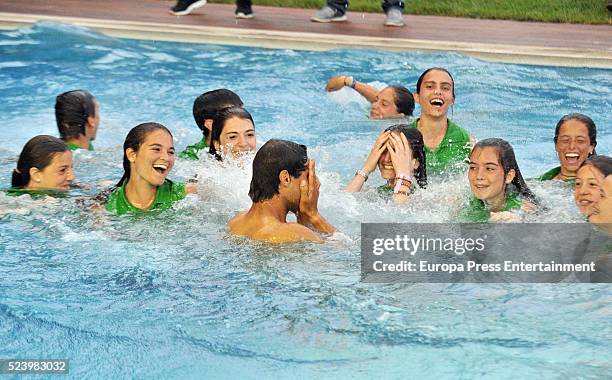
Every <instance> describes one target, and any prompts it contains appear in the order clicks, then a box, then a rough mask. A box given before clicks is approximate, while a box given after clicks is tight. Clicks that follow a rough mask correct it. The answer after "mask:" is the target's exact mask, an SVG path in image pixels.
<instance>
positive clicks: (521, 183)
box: [470, 138, 537, 204]
mask: <svg viewBox="0 0 612 380" xmlns="http://www.w3.org/2000/svg"><path fill="white" fill-rule="evenodd" d="M484 148H494V149H495V151H496V152H497V160H498V161H499V164H500V165H501V167H502V168H503V170H504V177H505V176H506V175H507V174H508V173H509V172H510V170H512V169H514V173H515V174H514V179H513V180H512V182H511V183H510V184H509V185H507V186H506V188H505V189H504V193H505V194H508V186H513V187H514V191H515V192H517V193H518V194H520V195H521V196H523V197H525V198H526V199H528V200H529V201H531V202H533V203H536V204H537V199H536V196H535V194H534V193H533V192H532V191H531V190H530V189H529V187H528V186H527V184H526V183H525V179H524V178H523V175H522V174H521V170H520V169H519V167H518V163H517V162H516V157H515V155H514V149H512V145H510V143H509V142H507V141H506V140H503V139H498V138H491V139H484V140H480V141H478V142H477V143H476V145H474V148H473V149H472V152H471V153H470V159H471V157H472V154H474V152H475V151H476V149H484Z"/></svg>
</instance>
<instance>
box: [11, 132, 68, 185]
mask: <svg viewBox="0 0 612 380" xmlns="http://www.w3.org/2000/svg"><path fill="white" fill-rule="evenodd" d="M66 151H68V146H67V145H66V143H65V142H63V141H62V140H60V139H58V138H57V137H53V136H47V135H40V136H36V137H32V138H31V139H30V141H28V142H27V143H26V144H25V145H24V146H23V149H22V150H21V154H20V155H19V160H17V168H15V169H14V170H13V175H12V178H11V186H12V187H15V188H23V187H26V186H27V185H28V183H29V182H30V169H31V168H37V169H38V170H43V169H44V168H46V167H47V166H49V164H51V161H52V160H53V157H54V156H55V155H56V154H58V153H64V152H66Z"/></svg>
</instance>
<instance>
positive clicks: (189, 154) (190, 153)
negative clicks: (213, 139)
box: [179, 138, 208, 161]
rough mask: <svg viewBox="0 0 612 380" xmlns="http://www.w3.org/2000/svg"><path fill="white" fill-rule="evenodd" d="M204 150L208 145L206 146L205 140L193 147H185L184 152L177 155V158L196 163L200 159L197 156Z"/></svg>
mask: <svg viewBox="0 0 612 380" xmlns="http://www.w3.org/2000/svg"><path fill="white" fill-rule="evenodd" d="M206 148H208V144H206V139H204V138H203V139H202V140H200V141H199V142H197V143H195V144H193V145H187V147H186V148H185V150H184V151H182V152H181V153H179V157H180V158H184V159H187V160H195V161H197V160H199V159H200V157H199V156H198V154H200V151H202V150H204V149H206Z"/></svg>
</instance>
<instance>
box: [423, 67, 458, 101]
mask: <svg viewBox="0 0 612 380" xmlns="http://www.w3.org/2000/svg"><path fill="white" fill-rule="evenodd" d="M430 71H442V72H445V73H447V74H448V76H449V77H450V79H451V83H452V85H453V99H455V79H454V78H453V76H452V74H451V73H450V71H448V70H446V69H445V68H444V67H431V68H429V69H427V70H425V71H423V74H421V76H420V77H419V79H418V80H417V84H416V93H417V94H419V93H420V92H421V85H422V84H423V78H425V75H427V73H429V72H430Z"/></svg>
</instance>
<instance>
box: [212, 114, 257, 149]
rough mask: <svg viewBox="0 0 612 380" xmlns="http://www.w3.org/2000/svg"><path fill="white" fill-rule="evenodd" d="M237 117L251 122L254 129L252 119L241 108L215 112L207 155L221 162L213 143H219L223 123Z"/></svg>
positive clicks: (223, 126)
mask: <svg viewBox="0 0 612 380" xmlns="http://www.w3.org/2000/svg"><path fill="white" fill-rule="evenodd" d="M234 117H237V118H239V119H243V120H249V121H251V124H253V127H255V122H254V121H253V117H252V116H251V114H250V113H249V111H247V110H245V109H244V108H241V107H232V108H224V109H222V110H220V111H219V112H217V114H216V115H215V116H214V117H213V127H212V136H211V138H210V147H209V148H208V153H210V154H212V155H213V156H215V158H216V159H217V160H219V161H220V160H221V159H222V157H221V152H218V151H217V149H216V148H215V144H214V142H215V141H216V142H219V141H220V139H221V133H223V128H225V123H226V122H227V121H228V120H229V119H231V118H234Z"/></svg>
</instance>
